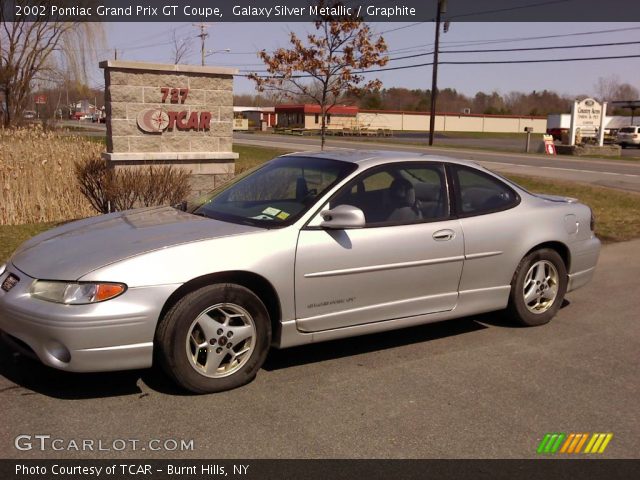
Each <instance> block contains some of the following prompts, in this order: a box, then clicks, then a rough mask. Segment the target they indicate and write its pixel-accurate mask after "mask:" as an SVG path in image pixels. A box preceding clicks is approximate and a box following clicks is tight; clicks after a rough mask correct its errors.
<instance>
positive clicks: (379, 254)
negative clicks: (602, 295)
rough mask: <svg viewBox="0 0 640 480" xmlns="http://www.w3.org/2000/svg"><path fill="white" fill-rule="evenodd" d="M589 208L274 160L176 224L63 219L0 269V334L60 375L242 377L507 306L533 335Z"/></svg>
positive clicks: (572, 262)
mask: <svg viewBox="0 0 640 480" xmlns="http://www.w3.org/2000/svg"><path fill="white" fill-rule="evenodd" d="M599 251H600V241H599V240H598V238H597V237H596V236H595V234H594V218H593V214H592V212H591V209H590V208H589V207H588V206H586V205H583V204H581V203H579V202H578V201H576V200H575V199H571V198H564V197H558V196H550V195H538V194H534V193H530V192H528V191H526V190H525V189H523V188H522V187H520V186H518V185H517V184H515V183H513V182H511V181H509V180H506V179H504V178H503V177H501V176H499V175H497V174H495V173H492V172H491V171H489V170H486V169H484V168H482V167H480V166H478V165H477V164H475V163H472V162H465V161H461V160H456V159H448V158H445V157H439V156H428V155H420V154H410V153H399V152H372V151H357V150H341V151H327V152H318V153H297V154H290V155H285V156H281V157H278V158H276V159H274V160H272V161H270V162H268V163H266V164H264V165H263V166H261V167H260V168H258V169H257V170H255V171H253V172H251V173H249V174H247V175H245V176H240V177H238V178H236V179H235V180H234V181H233V182H230V183H229V184H227V185H224V186H223V187H221V188H220V189H218V190H217V191H215V192H214V193H213V194H212V195H211V197H210V198H209V199H208V200H207V201H205V202H204V203H203V204H201V205H199V206H197V207H196V208H194V209H192V210H191V211H190V213H187V212H184V211H181V210H178V209H174V208H171V207H156V208H146V209H138V210H132V211H125V212H118V213H112V214H109V215H103V216H99V217H93V218H88V219H85V220H81V221H77V222H73V223H68V224H65V225H63V226H60V227H58V228H55V229H53V230H50V231H48V232H45V233H43V234H41V235H38V236H36V237H33V238H32V239H30V240H28V241H27V242H25V243H24V244H22V246H21V247H20V248H19V249H18V250H17V251H16V252H15V253H14V254H13V256H12V257H11V258H10V259H9V261H8V262H7V264H6V266H0V285H1V289H0V331H2V332H3V333H2V337H3V338H4V339H5V340H6V341H7V342H8V343H10V344H11V345H13V346H14V347H15V348H17V349H19V350H21V351H23V352H25V353H26V354H28V355H31V356H33V357H36V358H38V359H40V361H42V362H43V363H45V364H47V365H49V366H51V367H55V368H59V369H62V370H69V371H78V372H86V371H105V370H122V369H134V368H143V367H150V366H151V365H152V363H153V362H154V359H155V361H156V362H158V363H159V364H160V365H161V366H162V367H163V368H164V369H165V371H166V372H167V373H168V374H169V375H170V376H171V377H172V378H173V379H174V380H175V381H176V382H177V383H178V384H179V385H181V386H182V387H184V388H185V389H187V390H190V391H193V392H199V393H203V392H217V391H221V390H227V389H230V388H234V387H237V386H240V385H243V384H245V383H247V382H249V381H250V380H251V379H252V378H253V377H254V376H255V375H256V374H257V372H258V370H259V369H260V368H261V366H262V364H263V362H264V360H265V358H266V356H267V352H268V350H269V348H270V347H275V348H286V347H292V346H295V345H303V344H308V343H314V342H321V341H325V340H333V339H337V338H342V337H349V336H353V335H361V334H367V333H373V332H381V331H385V330H393V329H398V328H403V327H409V326H413V325H419V324H424V323H430V322H436V321H441V320H446V319H454V318H459V317H463V316H467V315H475V314H479V313H483V312H491V311H496V310H505V311H506V312H507V313H508V315H509V316H510V317H511V318H512V319H513V320H514V321H516V322H518V323H520V324H522V325H526V326H534V325H542V324H545V323H547V322H549V321H550V320H551V319H552V318H553V317H554V315H555V314H556V313H557V312H558V310H559V309H560V307H561V305H562V302H563V299H564V296H565V293H566V292H570V291H572V290H574V289H576V288H579V287H581V286H583V285H585V284H586V283H588V282H589V281H590V280H591V278H592V276H593V273H594V270H595V267H596V262H597V259H598V255H599Z"/></svg>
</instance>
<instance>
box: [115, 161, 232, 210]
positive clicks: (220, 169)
mask: <svg viewBox="0 0 640 480" xmlns="http://www.w3.org/2000/svg"><path fill="white" fill-rule="evenodd" d="M180 157H188V158H180ZM189 157H190V158H189ZM229 157H231V158H229ZM103 158H105V159H106V160H108V161H109V163H110V164H111V166H113V167H114V168H115V169H116V170H117V169H125V168H141V167H146V166H149V165H171V166H173V167H175V168H180V169H184V170H187V171H188V172H189V174H190V176H189V183H190V185H191V193H190V195H189V198H187V199H185V200H189V201H195V200H196V199H197V198H198V197H201V196H202V195H205V194H206V193H207V192H210V191H211V190H213V189H215V188H218V187H219V186H220V185H222V184H223V183H226V182H228V181H229V180H231V179H232V178H233V177H234V175H235V159H236V158H238V154H236V153H232V154H231V155H229V154H216V155H214V156H209V157H205V156H204V155H202V156H201V155H193V154H190V155H184V156H183V155H177V154H174V155H173V157H171V155H169V156H161V155H157V156H156V155H153V156H152V155H148V154H137V155H132V154H113V153H105V154H103Z"/></svg>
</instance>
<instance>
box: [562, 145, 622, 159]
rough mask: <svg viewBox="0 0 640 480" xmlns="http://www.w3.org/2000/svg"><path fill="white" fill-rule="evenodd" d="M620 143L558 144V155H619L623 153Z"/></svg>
mask: <svg viewBox="0 0 640 480" xmlns="http://www.w3.org/2000/svg"><path fill="white" fill-rule="evenodd" d="M621 152H622V150H621V148H620V146H619V145H604V146H602V147H599V146H597V145H556V153H557V154H558V155H574V156H576V157H581V156H586V155H591V156H599V157H619V156H620V155H621Z"/></svg>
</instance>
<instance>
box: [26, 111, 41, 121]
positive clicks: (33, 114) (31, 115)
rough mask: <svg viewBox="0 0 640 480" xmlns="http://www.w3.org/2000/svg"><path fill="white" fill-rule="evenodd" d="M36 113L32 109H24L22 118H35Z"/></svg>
mask: <svg viewBox="0 0 640 480" xmlns="http://www.w3.org/2000/svg"><path fill="white" fill-rule="evenodd" d="M37 116H38V114H37V113H36V112H35V111H34V110H25V111H24V113H23V114H22V118H24V119H25V120H35V119H36V117H37Z"/></svg>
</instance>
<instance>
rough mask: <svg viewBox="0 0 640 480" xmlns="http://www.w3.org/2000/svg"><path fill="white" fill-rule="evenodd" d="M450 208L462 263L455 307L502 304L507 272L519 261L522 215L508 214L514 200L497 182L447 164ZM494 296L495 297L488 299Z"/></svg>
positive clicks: (513, 193)
mask: <svg viewBox="0 0 640 480" xmlns="http://www.w3.org/2000/svg"><path fill="white" fill-rule="evenodd" d="M449 168H450V171H451V177H452V179H453V185H454V192H455V198H456V200H455V204H456V209H457V215H458V217H459V218H460V225H461V227H462V231H463V232H464V241H465V264H464V273H463V274H462V278H461V280H460V298H461V302H462V301H466V300H467V299H469V301H474V302H476V305H480V303H478V302H488V301H492V300H491V298H502V299H503V300H505V301H506V295H508V293H509V284H510V282H511V278H512V277H513V272H514V270H515V267H516V266H517V264H518V262H519V261H520V253H519V251H518V249H517V248H514V246H517V245H518V244H519V239H520V238H521V237H522V228H523V220H522V218H523V217H522V216H521V215H520V216H519V214H518V213H517V212H516V211H514V209H517V207H518V205H519V204H520V197H519V195H518V194H517V192H516V191H515V190H514V189H513V188H511V187H510V186H509V185H508V184H507V183H506V182H504V181H503V180H502V179H500V178H497V177H495V176H493V175H491V174H489V173H487V172H485V171H482V170H480V169H477V168H472V167H469V166H465V165H451V166H450V167H449ZM494 295H496V296H497V297H493V296H494Z"/></svg>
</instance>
